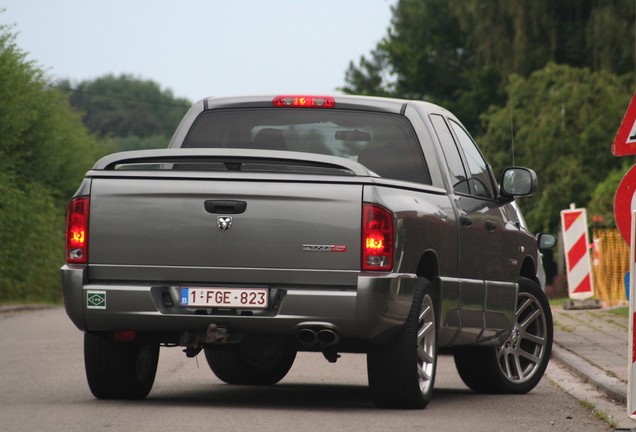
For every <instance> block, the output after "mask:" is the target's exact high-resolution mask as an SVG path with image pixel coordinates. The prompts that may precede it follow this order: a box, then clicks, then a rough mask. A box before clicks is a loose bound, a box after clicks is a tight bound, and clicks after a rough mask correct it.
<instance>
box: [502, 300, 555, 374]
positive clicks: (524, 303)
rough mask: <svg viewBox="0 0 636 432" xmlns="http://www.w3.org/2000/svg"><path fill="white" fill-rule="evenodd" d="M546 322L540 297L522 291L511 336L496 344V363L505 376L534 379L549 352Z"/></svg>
mask: <svg viewBox="0 0 636 432" xmlns="http://www.w3.org/2000/svg"><path fill="white" fill-rule="evenodd" d="M546 335H547V322H546V317H545V312H544V311H543V308H542V307H541V303H539V300H538V299H537V298H536V297H535V296H533V295H532V294H529V293H526V292H522V293H519V300H518V307H517V311H516V314H515V325H514V329H513V330H512V333H511V334H510V336H509V337H508V339H507V340H506V341H505V342H504V343H503V344H502V345H501V346H499V347H498V348H497V363H498V364H499V368H500V369H501V372H502V373H503V374H504V376H505V377H506V378H507V379H508V380H509V381H510V382H511V383H515V384H522V383H525V382H527V381H528V380H530V379H532V377H533V376H534V375H535V373H536V372H537V371H538V370H539V369H540V366H541V363H542V361H543V358H544V357H545V352H546V344H547V342H546V340H547V338H546Z"/></svg>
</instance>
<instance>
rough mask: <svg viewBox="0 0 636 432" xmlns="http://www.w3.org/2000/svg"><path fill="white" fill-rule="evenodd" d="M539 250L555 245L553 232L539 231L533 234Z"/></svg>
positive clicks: (555, 240)
mask: <svg viewBox="0 0 636 432" xmlns="http://www.w3.org/2000/svg"><path fill="white" fill-rule="evenodd" d="M535 237H536V238H537V245H538V247H539V250H548V249H552V248H553V247H554V246H556V242H557V238H556V236H555V235H554V234H550V233H539V234H537V235H536V236H535Z"/></svg>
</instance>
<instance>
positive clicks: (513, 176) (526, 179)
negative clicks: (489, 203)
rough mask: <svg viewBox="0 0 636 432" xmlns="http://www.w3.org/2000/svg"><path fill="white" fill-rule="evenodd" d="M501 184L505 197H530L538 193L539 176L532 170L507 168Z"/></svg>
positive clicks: (502, 193)
mask: <svg viewBox="0 0 636 432" xmlns="http://www.w3.org/2000/svg"><path fill="white" fill-rule="evenodd" d="M500 184H501V191H500V192H501V195H502V196H504V197H516V196H530V195H532V194H534V193H535V192H536V191H537V184H538V180H537V174H536V173H535V172H534V171H532V170H531V169H530V168H522V167H510V168H506V169H505V170H504V172H503V174H502V176H501V183H500Z"/></svg>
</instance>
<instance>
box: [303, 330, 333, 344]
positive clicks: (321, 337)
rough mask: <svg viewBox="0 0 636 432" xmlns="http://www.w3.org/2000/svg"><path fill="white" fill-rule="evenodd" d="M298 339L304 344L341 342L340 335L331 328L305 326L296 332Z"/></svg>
mask: <svg viewBox="0 0 636 432" xmlns="http://www.w3.org/2000/svg"><path fill="white" fill-rule="evenodd" d="M296 340H297V341H298V342H300V343H301V344H302V345H304V346H314V345H320V346H331V345H335V344H337V343H338V342H340V336H338V333H336V332H335V331H333V330H332V329H330V328H310V327H304V328H301V329H300V330H298V331H297V332H296Z"/></svg>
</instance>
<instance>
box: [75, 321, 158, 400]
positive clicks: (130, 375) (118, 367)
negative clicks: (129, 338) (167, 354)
mask: <svg viewBox="0 0 636 432" xmlns="http://www.w3.org/2000/svg"><path fill="white" fill-rule="evenodd" d="M158 362H159V344H153V345H143V344H140V343H137V342H117V341H115V340H114V339H113V338H112V336H106V335H98V334H92V333H84V365H85V367H86V378H87V380H88V386H89V388H90V389H91V392H92V393H93V395H94V396H95V397H96V398H98V399H143V398H145V397H146V396H148V393H150V390H151V389H152V385H153V384H154V382H155V374H156V372H157V364H158Z"/></svg>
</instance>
